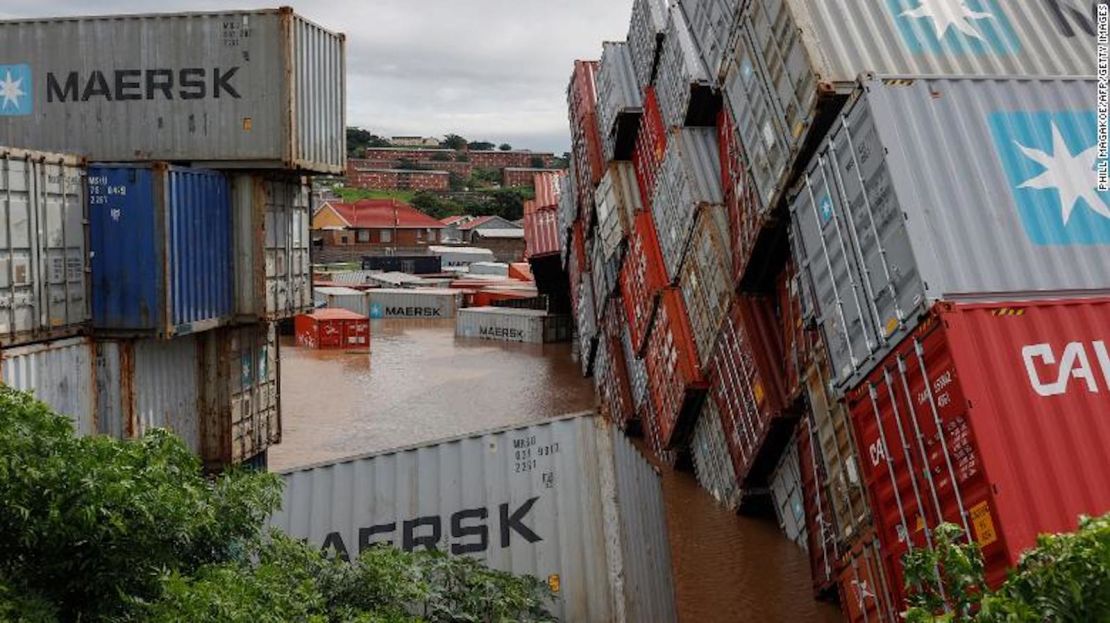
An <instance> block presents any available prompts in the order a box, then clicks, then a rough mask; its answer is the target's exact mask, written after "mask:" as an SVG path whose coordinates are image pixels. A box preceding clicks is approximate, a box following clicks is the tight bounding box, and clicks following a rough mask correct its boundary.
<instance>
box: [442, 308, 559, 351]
mask: <svg viewBox="0 0 1110 623" xmlns="http://www.w3.org/2000/svg"><path fill="white" fill-rule="evenodd" d="M571 332H572V324H571V320H570V317H569V316H562V315H558V314H550V313H548V312H546V311H544V310H540V309H515V308H510V307H468V308H467V309H461V310H459V315H458V320H457V321H456V322H455V335H457V336H459V337H467V338H478V339H483V340H493V341H498V342H522V343H526V344H549V343H552V342H567V341H569V340H570V338H571Z"/></svg>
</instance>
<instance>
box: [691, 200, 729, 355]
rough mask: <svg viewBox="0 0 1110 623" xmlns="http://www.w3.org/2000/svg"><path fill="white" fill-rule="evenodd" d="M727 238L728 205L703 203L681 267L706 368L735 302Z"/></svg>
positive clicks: (694, 330)
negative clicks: (726, 211) (733, 301)
mask: <svg viewBox="0 0 1110 623" xmlns="http://www.w3.org/2000/svg"><path fill="white" fill-rule="evenodd" d="M727 241H728V224H727V222H726V218H725V210H724V206H720V205H708V206H705V207H703V208H702V210H701V212H700V214H698V217H697V224H696V225H694V233H693V235H692V236H691V238H690V249H689V251H688V254H689V257H688V258H687V259H686V262H685V263H684V264H683V265H682V269H681V270H680V271H679V285H680V287H681V288H682V299H683V300H684V301H685V302H686V312H687V313H688V314H689V315H690V329H691V330H692V331H693V334H694V344H695V345H696V346H697V348H698V363H699V364H700V365H701V367H702V369H705V367H706V365H707V364H708V363H709V359H710V357H711V356H712V355H713V345H714V343H716V341H717V332H718V329H720V327H721V322H722V321H723V320H724V318H725V316H727V315H728V310H729V306H730V305H731V304H732V298H733V292H734V289H733V286H732V279H731V275H730V271H729V268H728V258H729V252H728V242H727Z"/></svg>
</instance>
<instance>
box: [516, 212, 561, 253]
mask: <svg viewBox="0 0 1110 623" xmlns="http://www.w3.org/2000/svg"><path fill="white" fill-rule="evenodd" d="M559 238H560V236H559V215H558V210H557V209H556V208H550V207H547V208H541V209H537V210H534V211H532V212H528V213H526V214H525V215H524V246H525V249H524V256H525V258H527V259H532V258H541V257H547V256H553V255H555V254H556V253H558V252H559Z"/></svg>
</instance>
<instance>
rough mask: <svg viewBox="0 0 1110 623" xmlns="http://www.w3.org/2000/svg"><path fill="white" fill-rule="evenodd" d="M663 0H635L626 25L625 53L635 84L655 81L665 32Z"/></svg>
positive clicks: (665, 17) (643, 84)
mask: <svg viewBox="0 0 1110 623" xmlns="http://www.w3.org/2000/svg"><path fill="white" fill-rule="evenodd" d="M667 4H668V3H667V0H635V2H633V3H632V20H631V21H630V22H629V24H628V38H627V39H628V52H629V54H630V55H631V56H632V67H633V69H634V70H635V72H636V83H637V84H638V85H639V87H640V88H644V87H647V86H649V85H651V84H652V82H654V80H655V67H656V65H657V64H658V61H659V48H660V47H661V46H660V43H662V41H663V35H664V33H665V32H666V31H667Z"/></svg>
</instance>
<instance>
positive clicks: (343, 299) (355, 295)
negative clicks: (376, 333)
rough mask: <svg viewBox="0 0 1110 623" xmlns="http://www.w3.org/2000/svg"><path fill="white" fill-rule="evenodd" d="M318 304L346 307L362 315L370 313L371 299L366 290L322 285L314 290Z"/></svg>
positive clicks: (330, 306)
mask: <svg viewBox="0 0 1110 623" xmlns="http://www.w3.org/2000/svg"><path fill="white" fill-rule="evenodd" d="M312 296H313V297H315V299H316V302H317V304H319V305H323V306H324V307H328V308H331V309H346V310H348V311H352V312H354V313H356V314H358V315H360V316H369V315H370V301H369V299H368V298H367V293H366V292H360V291H358V290H355V289H353V288H338V287H330V286H328V287H322V288H315V289H313V291H312Z"/></svg>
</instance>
